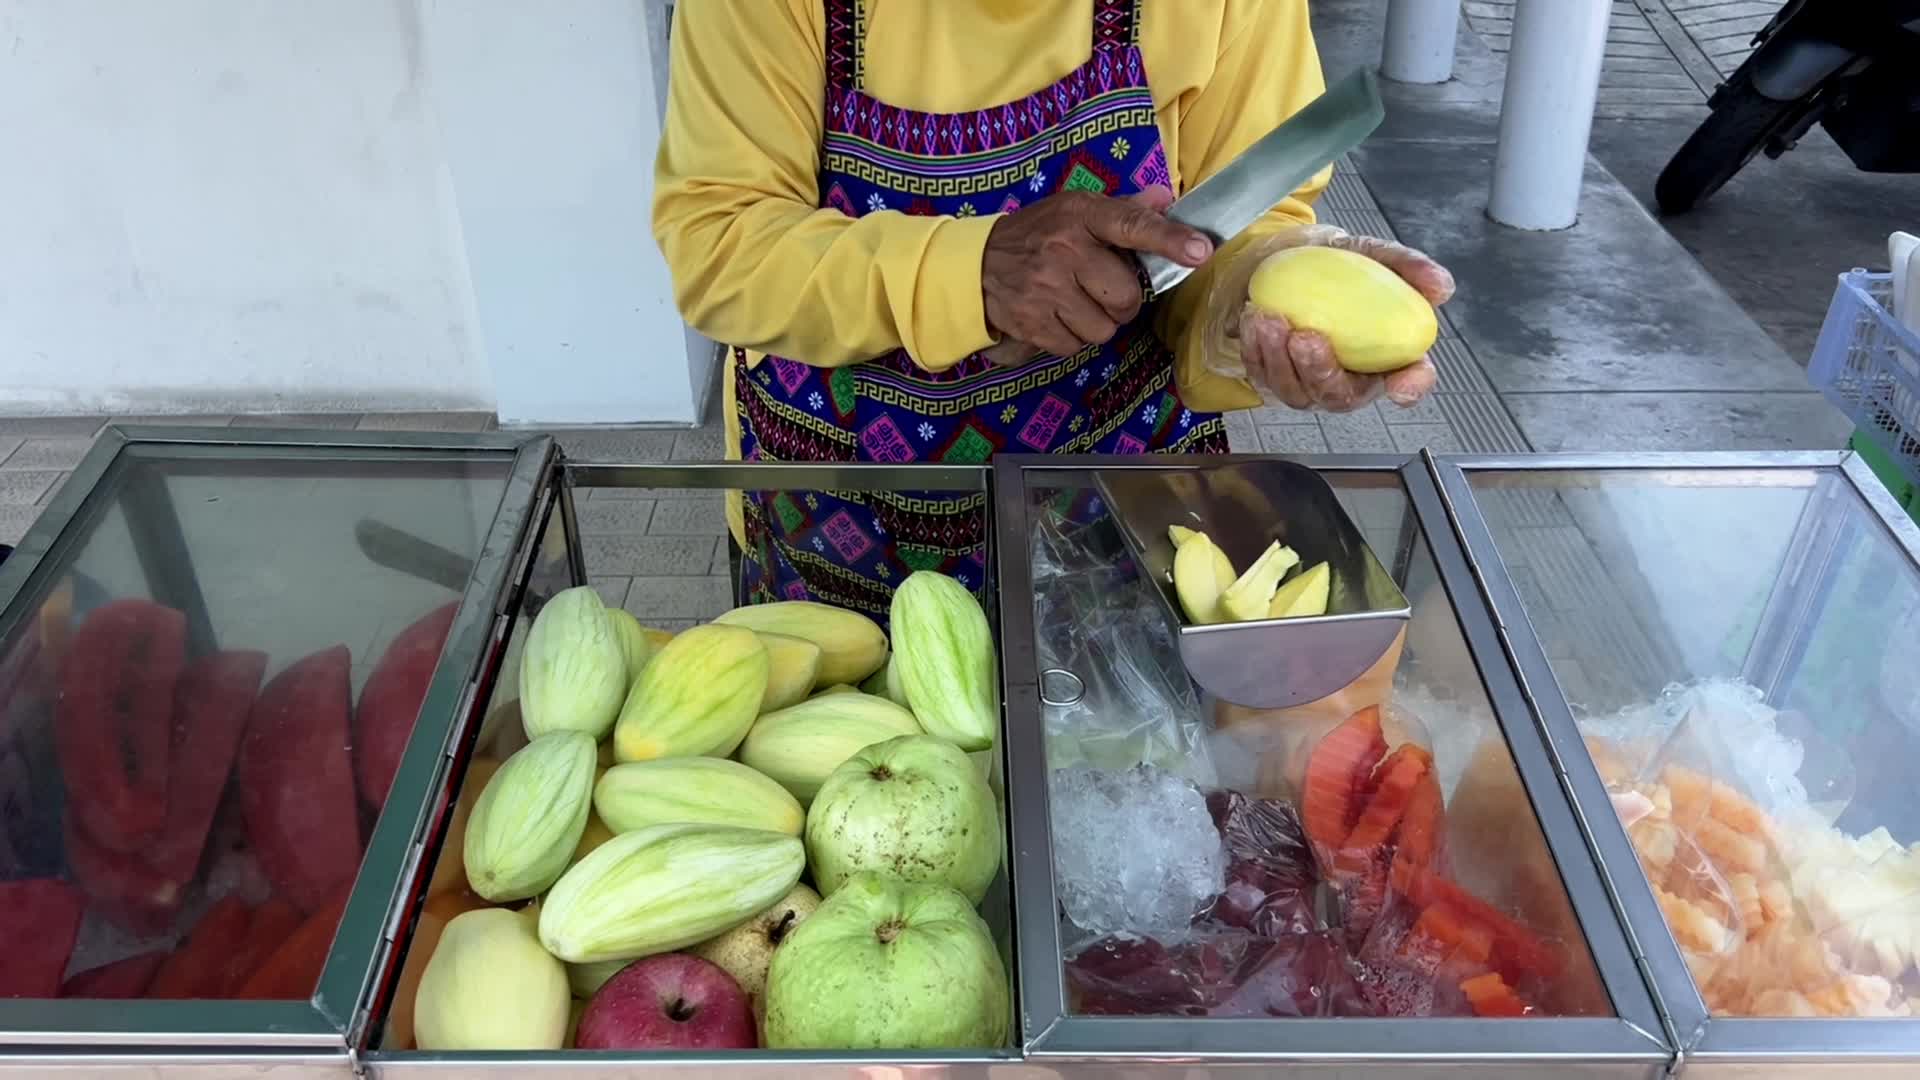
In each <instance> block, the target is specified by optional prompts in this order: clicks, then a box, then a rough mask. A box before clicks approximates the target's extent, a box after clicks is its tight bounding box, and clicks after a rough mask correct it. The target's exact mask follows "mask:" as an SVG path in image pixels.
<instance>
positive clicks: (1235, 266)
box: [654, 0, 1452, 620]
mask: <svg viewBox="0 0 1920 1080" xmlns="http://www.w3.org/2000/svg"><path fill="white" fill-rule="evenodd" d="M672 41H673V47H672V51H673V56H672V66H671V75H670V85H671V94H670V99H669V100H670V103H669V107H668V115H667V118H666V123H665V130H664V133H663V135H662V139H661V146H660V155H659V163H658V176H657V185H656V194H655V203H654V229H655V234H656V236H657V238H658V240H659V243H660V246H661V249H662V251H663V252H664V253H665V255H666V259H667V263H668V265H669V267H670V269H671V271H672V275H673V281H674V289H675V293H676V295H677V297H678V301H679V304H680V307H681V309H682V311H683V312H684V314H685V316H686V318H687V321H688V322H689V323H690V324H691V325H692V326H694V327H695V328H697V329H698V330H700V331H701V332H702V333H704V334H706V335H708V336H709V337H712V338H714V339H715V340H718V341H721V342H723V343H725V344H726V345H728V346H730V347H731V360H730V362H729V365H728V367H729V370H728V371H727V372H726V376H727V377H726V379H725V380H724V386H725V397H726V409H727V412H726V426H727V432H728V437H729V443H730V446H729V453H730V454H734V455H738V456H739V457H740V458H742V459H745V460H748V461H811V462H823V461H825V462H842V461H877V462H891V463H900V464H907V463H919V462H931V463H943V462H944V463H962V464H976V463H979V462H982V461H985V460H986V459H987V458H988V457H990V456H991V455H992V454H994V453H996V452H1000V451H1005V452H1009V453H1101V454H1109V453H1110V454H1132V453H1147V452H1167V453H1220V452H1225V450H1226V448H1227V441H1226V433H1225V427H1224V425H1223V424H1222V421H1221V417H1220V413H1221V411H1223V410H1230V409H1246V408H1252V407H1256V406H1258V405H1260V404H1261V403H1262V394H1261V391H1265V392H1267V393H1268V394H1269V395H1270V396H1271V398H1273V399H1277V401H1278V402H1280V403H1282V404H1284V405H1286V406H1290V407H1292V408H1296V409H1312V408H1317V409H1326V410H1348V409H1354V408H1358V407H1360V406H1362V405H1365V404H1366V403H1368V402H1370V401H1372V400H1374V399H1375V398H1376V397H1378V396H1380V395H1383V394H1384V396H1385V397H1387V398H1388V399H1390V400H1391V401H1393V402H1395V403H1397V404H1400V405H1403V406H1404V405H1410V404H1412V403H1413V402H1415V401H1417V400H1418V399H1419V398H1421V397H1422V396H1423V395H1425V394H1426V393H1427V392H1428V391H1429V390H1431V389H1432V387H1433V383H1434V379H1435V374H1434V369H1433V366H1432V364H1431V363H1430V362H1428V361H1426V360H1424V359H1423V360H1421V361H1419V362H1418V363H1415V364H1414V365H1412V366H1410V367H1406V368H1404V369H1402V370H1400V371H1397V372H1395V373H1393V374H1391V375H1389V376H1384V377H1383V376H1377V375H1357V374H1353V373H1350V372H1348V371H1346V370H1345V369H1343V368H1342V367H1341V366H1340V365H1339V364H1338V363H1337V362H1336V358H1335V357H1334V356H1333V355H1332V351H1331V349H1330V347H1329V345H1328V344H1327V342H1326V340H1325V339H1324V338H1322V337H1320V336H1319V335H1315V334H1308V333H1291V332H1290V331H1289V327H1288V325H1287V324H1286V322H1285V321H1284V320H1280V319H1278V318H1275V317H1271V316H1267V315H1264V314H1255V313H1253V312H1254V309H1252V308H1250V307H1249V306H1248V305H1247V303H1246V297H1247V294H1246V284H1247V281H1248V279H1249V278H1250V277H1251V266H1250V264H1251V263H1252V262H1256V261H1258V260H1257V259H1256V258H1255V255H1256V254H1264V253H1268V252H1271V251H1272V250H1274V249H1276V248H1277V247H1282V246H1286V245H1289V244H1319V245H1329V246H1336V247H1344V248H1347V249H1349V250H1352V251H1357V252H1359V253H1361V254H1364V255H1367V256H1370V257H1372V258H1374V259H1377V260H1378V261H1379V262H1381V263H1382V264H1384V265H1386V266H1388V267H1389V268H1391V269H1392V270H1394V271H1396V272H1397V273H1398V274H1399V275H1400V276H1401V277H1402V278H1404V279H1405V280H1406V281H1408V282H1409V283H1410V284H1412V285H1413V286H1414V287H1415V288H1416V289H1418V290H1419V291H1420V293H1421V294H1423V295H1424V296H1425V297H1426V298H1427V299H1428V300H1429V301H1431V302H1433V303H1440V302H1443V301H1444V300H1445V299H1446V298H1447V296H1448V295H1449V294H1450V292H1451V290H1452V282H1451V279H1450V278H1449V276H1448V275H1447V273H1446V271H1445V270H1443V269H1441V268H1440V267H1439V266H1437V265H1435V264H1434V263H1433V262H1431V261H1430V260H1428V259H1426V258H1425V257H1424V256H1421V255H1419V254H1418V253H1415V252H1412V251H1409V250H1408V249H1406V248H1403V247H1399V246H1397V245H1390V244H1387V243H1385V242H1384V241H1376V240H1369V239H1367V238H1362V237H1350V236H1347V235H1346V234H1344V233H1340V232H1339V231H1338V230H1333V229H1328V228H1325V227H1320V226H1312V222H1313V220H1314V218H1313V210H1312V202H1313V200H1314V199H1315V198H1316V197H1317V196H1318V194H1319V193H1320V191H1321V190H1322V189H1323V188H1324V187H1325V185H1326V183H1327V180H1328V176H1327V175H1326V174H1324V173H1323V174H1322V175H1320V176H1319V177H1316V178H1315V179H1314V180H1312V181H1310V182H1309V183H1308V184H1307V186H1306V187H1304V188H1302V189H1301V190H1299V191H1297V192H1295V193H1294V194H1293V196H1292V197H1290V198H1288V199H1287V200H1285V201H1284V202H1282V203H1281V204H1280V205H1279V206H1276V207H1275V208H1274V209H1273V210H1272V212H1271V213H1270V214H1269V215H1268V216H1267V217H1266V218H1264V219H1263V220H1262V221H1260V222H1259V223H1257V224H1256V225H1255V226H1254V227H1253V228H1252V229H1250V230H1248V232H1246V233H1243V234H1242V235H1241V236H1240V237H1236V238H1234V239H1233V240H1232V241H1229V242H1228V243H1227V244H1226V246H1225V249H1224V250H1222V251H1220V252H1218V253H1217V254H1216V253H1215V252H1213V251H1212V249H1211V245H1210V244H1209V242H1208V241H1207V239H1206V238H1205V237H1204V236H1202V235H1201V234H1199V233H1197V232H1194V231H1192V230H1189V229H1187V228H1186V227H1184V226H1181V225H1178V224H1176V223H1174V222H1172V221H1170V220H1169V219H1167V218H1166V217H1164V216H1163V215H1162V213H1161V211H1162V210H1164V209H1165V207H1166V206H1167V205H1168V204H1169V203H1170V202H1171V201H1172V199H1173V197H1174V195H1175V193H1177V192H1179V191H1182V190H1185V189H1187V188H1189V187H1191V186H1192V185H1194V184H1197V183H1199V182H1200V181H1202V180H1204V179H1206V178H1207V177H1208V176H1209V175H1210V174H1211V173H1213V172H1214V171H1216V170H1217V169H1219V168H1221V167H1222V166H1224V165H1225V164H1226V163H1227V162H1229V161H1231V160H1232V159H1233V158H1234V157H1235V156H1236V155H1237V154H1238V153H1239V152H1240V151H1241V150H1243V149H1245V148H1246V147H1247V146H1248V145H1249V144H1251V143H1252V142H1253V141H1254V140H1256V139H1257V138H1259V137H1260V136H1261V135H1263V134H1265V133H1266V132H1267V131H1269V130H1271V129H1272V128H1273V127H1274V126H1276V125H1277V124H1279V123H1280V122H1281V121H1283V120H1284V119H1286V118H1287V117H1288V116H1289V115H1291V114H1292V113H1293V112H1295V111H1296V110H1298V109H1299V108H1301V107H1302V106H1303V105H1305V104H1306V103H1307V102H1309V101H1311V100H1312V99H1313V98H1314V97H1315V96H1317V95H1318V94H1319V93H1320V92H1321V90H1322V89H1323V86H1324V83H1323V79H1322V75H1321V71H1320V64H1319V61H1318V59H1317V57H1316V54H1315V49H1314V44H1313V40H1312V36H1311V32H1310V30H1309V27H1308V22H1307V4H1306V2H1305V0H1046V2H1035V0H942V2H940V3H927V2H922V0H688V2H685V3H682V4H680V5H679V10H678V13H677V16H676V21H675V24H674V28H673V34H672ZM1131 252H1156V253H1159V254H1161V255H1164V256H1166V257H1168V258H1170V259H1173V260H1175V261H1179V262H1183V263H1185V264H1187V265H1190V266H1199V267H1200V269H1199V270H1198V271H1197V272H1195V273H1194V274H1193V276H1192V277H1190V278H1189V279H1188V280H1187V281H1186V282H1185V283H1184V284H1183V285H1182V286H1181V287H1180V288H1179V289H1178V290H1176V291H1175V292H1174V293H1173V294H1172V295H1170V296H1168V297H1166V298H1165V299H1164V300H1160V301H1157V302H1154V303H1150V304H1149V303H1143V297H1142V290H1141V287H1140V284H1139V279H1138V277H1137V275H1136V273H1135V270H1134V268H1133V266H1134V264H1133V263H1132V261H1131V258H1132V255H1131ZM1243 311H1245V312H1247V313H1248V314H1247V315H1246V316H1245V317H1243V315H1242V313H1243ZM996 346H997V347H996ZM1222 357H1225V358H1226V359H1227V361H1229V362H1228V363H1226V364H1224V365H1223V363H1222V361H1221V358H1222ZM1223 366H1224V367H1225V368H1226V370H1228V371H1229V372H1230V373H1231V374H1229V375H1222V374H1219V373H1217V370H1210V369H1220V368H1222V367H1223ZM1241 374H1244V377H1233V376H1237V375H1241ZM983 503H984V500H983V497H982V496H981V495H979V494H966V495H943V494H941V493H937V492H914V493H901V492H881V493H868V494H852V493H846V492H833V493H827V492H812V493H803V492H764V493H754V492H749V493H746V494H745V496H744V497H735V498H734V499H732V500H731V501H730V504H729V518H730V522H731V524H732V527H733V530H734V536H735V540H736V542H738V543H739V544H740V546H741V549H742V552H743V556H742V566H741V573H742V575H743V576H744V578H745V582H746V584H747V586H748V588H749V590H750V594H751V595H752V596H753V597H755V598H756V599H760V600H771V599H795V598H811V599H815V600H820V601H824V602H827V603H832V604H837V605H840V606H844V607H848V608H852V609H854V610H857V611H862V612H866V613H868V614H871V615H875V616H876V617H879V618H881V619H883V620H884V617H885V615H886V609H887V602H888V597H889V596H890V594H891V590H892V586H893V584H894V583H895V582H897V581H899V580H901V579H902V578H904V577H905V576H906V575H907V574H908V573H909V572H911V571H912V570H915V569H925V568H931V569H939V570H942V571H945V572H946V573H948V574H950V575H952V576H954V577H956V578H958V579H960V580H961V581H962V582H964V583H965V584H967V585H968V586H969V587H971V588H974V589H976V590H977V589H979V588H980V587H981V585H982V580H983V576H984V563H985V558H986V549H987V542H986V541H987V537H986V526H985V515H984V512H983V510H984V506H983Z"/></svg>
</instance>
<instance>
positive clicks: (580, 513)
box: [573, 499, 654, 536]
mask: <svg viewBox="0 0 1920 1080" xmlns="http://www.w3.org/2000/svg"><path fill="white" fill-rule="evenodd" d="M653 506H654V504H653V500H652V499H587V500H585V501H584V502H582V501H580V500H575V501H574V504H573V516H574V520H575V521H577V522H579V524H580V535H582V536H590V535H593V534H596V533H614V534H617V535H626V536H639V535H640V534H641V533H644V532H646V531H647V519H649V518H651V517H652V516H653Z"/></svg>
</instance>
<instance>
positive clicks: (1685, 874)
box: [1439, 455, 1920, 1076]
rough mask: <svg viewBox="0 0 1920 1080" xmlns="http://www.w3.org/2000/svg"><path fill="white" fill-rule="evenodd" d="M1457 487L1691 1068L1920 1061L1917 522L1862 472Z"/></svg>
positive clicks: (1579, 472)
mask: <svg viewBox="0 0 1920 1080" xmlns="http://www.w3.org/2000/svg"><path fill="white" fill-rule="evenodd" d="M1439 474H1440V476H1441V479H1442V483H1443V487H1444V489H1445V491H1446V492H1447V494H1448V495H1449V497H1450V498H1451V499H1452V501H1453V504H1454V505H1455V506H1456V507H1457V508H1464V510H1463V512H1462V513H1461V514H1459V518H1460V519H1461V528H1462V535H1463V537H1464V538H1465V540H1466V544H1467V548H1468V551H1469V553H1470V554H1471V555H1473V557H1474V559H1475V562H1476V564H1477V565H1478V568H1479V573H1480V575H1481V577H1482V579H1483V580H1484V581H1485V582H1486V588H1487V593H1488V597H1489V599H1490V600H1491V601H1492V606H1493V608H1494V610H1495V612H1496V613H1497V614H1498V615H1499V617H1500V620H1501V622H1502V624H1503V625H1504V626H1506V627H1507V628H1508V629H1509V630H1510V633H1509V634H1508V635H1507V636H1508V640H1509V642H1510V645H1511V647H1512V648H1513V650H1514V658H1515V661H1516V663H1517V666H1518V668H1519V670H1520V672H1521V674H1522V677H1523V678H1524V679H1526V680H1527V682H1528V683H1529V685H1530V686H1531V688H1532V690H1533V691H1534V694H1533V697H1534V701H1535V705H1536V708H1538V710H1539V712H1540V715H1541V718H1542V721H1543V724H1544V726H1545V729H1546V731H1547V733H1548V735H1549V739H1550V741H1551V743H1552V746H1553V750H1554V753H1555V755H1556V758H1557V759H1558V761H1559V763H1560V764H1561V766H1562V767H1563V768H1564V769H1565V770H1566V772H1567V776H1568V781H1569V784H1570V786H1571V789H1572V791H1573V794H1574V796H1575V800H1576V804H1577V806H1578V808H1579V810H1580V812H1581V814H1582V817H1583V820H1584V821H1585V823H1586V825H1587V827H1588V828H1589V830H1590V832H1591V834H1592V836H1593V838H1594V843H1595V846H1596V849H1597V850H1598V852H1599V855H1600V858H1601V859H1602V861H1603V863H1604V864H1605V865H1606V866H1608V867H1609V868H1611V869H1612V870H1613V874H1612V886H1613V888H1614V890H1615V892H1616V895H1617V897H1618V900H1619V903H1620V906H1621V908H1622V910H1623V911H1624V912H1625V913H1626V916H1627V918H1628V920H1629V924H1630V925H1631V927H1632V928H1633V931H1634V934H1635V937H1636V939H1637V940H1638V941H1639V942H1640V944H1641V946H1642V947H1643V949H1644V951H1645V957H1646V962H1647V965H1648V969H1649V971H1650V972H1651V974H1652V976H1653V979H1654V983H1655V989H1656V991H1657V993H1658V995H1659V998H1660V1001H1661V1004H1662V1007H1663V1009H1664V1011H1666V1012H1667V1013H1668V1015H1669V1018H1670V1023H1671V1025H1672V1027H1673V1029H1674V1031H1675V1033H1676V1041H1677V1045H1678V1048H1679V1050H1680V1052H1681V1054H1682V1055H1683V1057H1684V1058H1685V1059H1686V1060H1687V1061H1689V1062H1690V1067H1691V1068H1695V1069H1705V1070H1713V1069H1720V1068H1724V1069H1728V1070H1730V1071H1736V1070H1743V1069H1745V1070H1752V1069H1756V1068H1757V1069H1762V1070H1764V1074H1765V1075H1769V1076H1777V1075H1801V1074H1802V1073H1803V1072H1806V1073H1813V1072H1818V1071H1820V1070H1821V1069H1822V1068H1839V1067H1842V1066H1841V1065H1840V1064H1839V1063H1841V1062H1844V1063H1845V1064H1844V1067H1845V1068H1848V1069H1860V1068H1867V1067H1870V1066H1875V1065H1878V1066H1880V1067H1883V1068H1885V1069H1886V1070H1888V1071H1889V1072H1890V1073H1898V1074H1901V1075H1907V1074H1910V1073H1911V1072H1913V1071H1914V1070H1915V1069H1920V1022H1916V1020H1915V1019H1914V1018H1913V1017H1914V1007H1915V1005H1914V999H1913V995H1914V993H1915V991H1916V989H1920V972H1916V970H1915V966H1914V965H1915V953H1914V949H1913V943H1914V942H1915V941H1916V940H1920V939H1916V937H1915V927H1916V924H1915V922H1914V919H1915V918H1916V916H1920V875H1916V870H1920V862H1917V861H1916V860H1917V859H1920V855H1916V854H1915V849H1914V848H1913V846H1912V845H1913V844H1914V843H1915V842H1916V840H1920V796H1916V794H1915V789H1914V785H1913V783H1912V781H1911V778H1910V776H1909V775H1908V774H1909V771H1910V769H1909V767H1910V765H1911V763H1912V761H1913V760H1914V759H1915V751H1916V750H1917V749H1920V678H1917V677H1916V674H1915V672H1916V663H1915V662H1916V658H1920V567H1917V565H1916V556H1917V555H1920V532H1917V531H1916V529H1915V526H1914V524H1913V523H1912V521H1911V520H1909V519H1908V518H1907V516H1906V515H1905V514H1904V513H1903V512H1902V511H1901V510H1900V509H1899V507H1898V506H1897V505H1896V504H1894V503H1893V501H1892V500H1891V498H1890V497H1889V496H1887V494H1886V492H1885V491H1884V489H1883V488H1881V486H1880V485H1879V484H1878V483H1877V482H1876V481H1875V480H1874V478H1873V477H1872V475H1871V473H1869V472H1868V471H1866V470H1865V468H1864V466H1863V465H1862V464H1861V463H1860V462H1859V461H1858V460H1857V459H1854V458H1851V457H1845V456H1841V455H1798V456H1793V457H1786V456H1777V455H1765V456H1754V455H1707V456H1700V457H1660V458H1625V457H1612V458H1521V459H1506V460H1501V459H1474V458H1461V459H1450V460H1448V461H1447V462H1445V463H1443V464H1441V465H1440V466H1439ZM1747 1074H1750V1073H1747ZM1849 1075H1852V1073H1849Z"/></svg>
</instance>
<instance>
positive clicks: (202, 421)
mask: <svg viewBox="0 0 1920 1080" xmlns="http://www.w3.org/2000/svg"><path fill="white" fill-rule="evenodd" d="M107 423H109V424H118V425H120V426H121V427H212V428H221V427H227V426H228V425H230V424H232V423H233V417H231V416H182V415H178V414H175V415H171V416H116V417H114V418H112V419H111V420H108V421H107Z"/></svg>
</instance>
